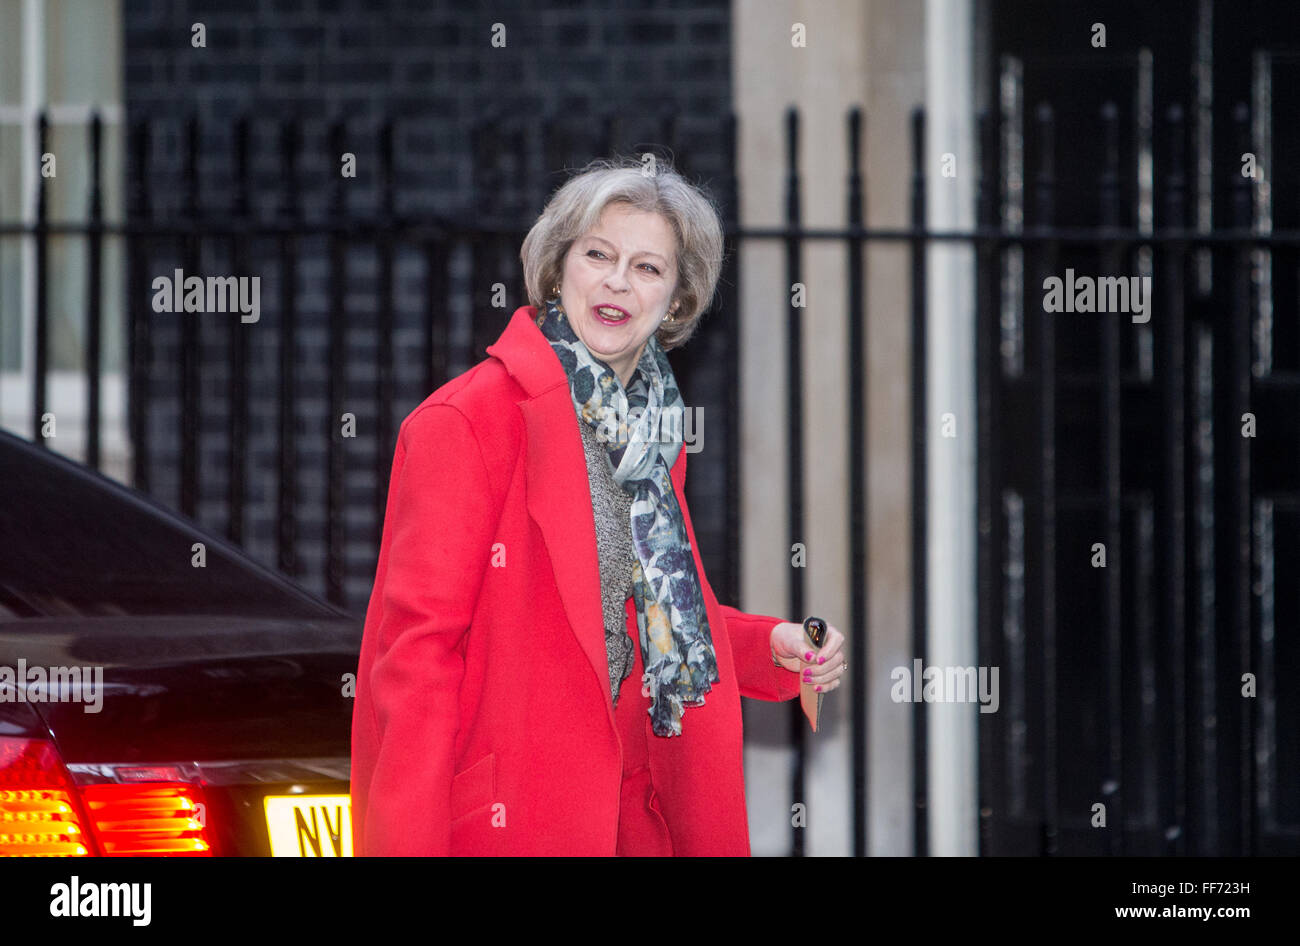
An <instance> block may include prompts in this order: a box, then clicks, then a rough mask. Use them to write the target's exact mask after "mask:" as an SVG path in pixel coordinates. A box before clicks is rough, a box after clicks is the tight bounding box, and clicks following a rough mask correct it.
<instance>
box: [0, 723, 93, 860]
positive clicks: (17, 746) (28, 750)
mask: <svg viewBox="0 0 1300 946" xmlns="http://www.w3.org/2000/svg"><path fill="white" fill-rule="evenodd" d="M91 853H92V851H91V842H90V839H89V838H87V837H86V832H85V829H84V827H83V821H82V818H81V817H80V811H79V810H78V805H77V801H76V798H75V795H74V792H73V788H72V780H71V779H70V778H68V772H67V770H66V769H65V768H64V767H63V762H62V760H61V759H60V758H59V753H58V752H57V751H56V750H55V748H54V746H53V744H51V743H49V742H46V741H45V740H42V739H16V738H14V737H11V736H0V856H5V857H23V856H35V857H40V856H46V857H58V856H71V857H85V856H86V855H88V854H91Z"/></svg>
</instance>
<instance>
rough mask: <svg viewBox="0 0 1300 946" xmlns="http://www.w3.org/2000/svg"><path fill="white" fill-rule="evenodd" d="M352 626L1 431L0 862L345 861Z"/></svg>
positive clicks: (357, 641)
mask: <svg viewBox="0 0 1300 946" xmlns="http://www.w3.org/2000/svg"><path fill="white" fill-rule="evenodd" d="M360 646H361V622H360V621H358V620H357V619H356V618H355V617H352V616H349V615H348V614H346V613H344V612H342V611H340V610H338V609H336V608H334V607H332V606H330V605H328V604H326V603H325V602H323V601H320V600H319V599H317V598H315V597H313V596H312V595H310V594H308V593H307V592H305V591H304V590H302V589H301V588H299V587H297V586H296V585H294V584H293V583H292V582H290V581H288V580H286V579H285V578H283V577H281V576H280V575H278V574H276V573H275V572H272V571H270V570H268V569H266V568H264V567H262V566H261V565H259V564H257V563H256V562H254V561H252V560H251V559H250V558H248V557H247V556H246V555H245V554H243V553H242V552H241V551H239V550H238V549H236V548H235V547H234V546H232V545H231V544H230V543H228V542H226V541H224V540H222V539H220V538H218V537H216V536H213V535H211V534H208V533H205V532H204V531H202V530H201V529H199V528H198V527H197V526H195V525H194V524H193V523H191V522H189V521H188V520H186V519H184V518H182V517H180V516H177V515H175V514H174V513H171V512H169V511H168V510H166V509H164V508H163V507H161V506H160V505H158V504H157V503H156V502H154V501H153V500H151V499H149V498H147V497H145V496H143V495H142V494H140V493H138V492H135V491H133V490H131V489H128V488H126V487H124V486H121V485H119V484H117V483H115V482H113V481H111V480H109V479H107V478H105V477H103V476H100V475H98V474H96V473H93V472H90V471H88V470H87V469H85V468H83V467H81V466H79V465H78V464H76V463H74V462H72V461H70V460H67V459H64V458H62V457H60V456H58V455H56V454H54V453H52V452H50V451H48V450H45V449H42V448H41V447H39V446H36V445H34V444H31V443H28V442H27V441H24V440H22V439H20V438H17V437H14V436H12V435H9V434H5V433H0V855H22V854H56V855H57V854H68V855H82V856H85V855H89V856H122V855H149V856H159V855H199V856H203V855H251V856H269V855H276V856H296V855H308V856H317V855H319V856H346V855H349V854H350V853H351V846H352V841H351V814H350V809H349V804H348V778H349V775H348V765H349V761H348V757H349V734H350V731H351V716H352V686H351V683H352V675H353V674H355V672H356V667H357V655H358V653H359V651H360Z"/></svg>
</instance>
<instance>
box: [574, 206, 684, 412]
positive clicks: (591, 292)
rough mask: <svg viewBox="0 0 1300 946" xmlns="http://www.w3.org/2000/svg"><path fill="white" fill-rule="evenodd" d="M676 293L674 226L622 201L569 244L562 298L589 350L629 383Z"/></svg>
mask: <svg viewBox="0 0 1300 946" xmlns="http://www.w3.org/2000/svg"><path fill="white" fill-rule="evenodd" d="M676 288H677V241H676V238H675V237H674V235H673V228H672V224H670V223H669V222H668V221H667V219H665V218H664V217H663V216H661V215H660V214H656V213H646V212H645V211H642V210H637V209H635V208H634V207H632V206H631V205H630V204H627V203H623V202H617V203H612V204H609V205H607V206H606V207H605V209H604V211H603V212H602V213H601V215H600V220H599V221H598V222H597V224H596V225H595V226H594V227H592V228H591V229H590V230H589V231H587V232H586V233H585V234H583V235H582V236H580V237H578V239H576V240H574V241H573V245H572V246H571V247H569V252H568V255H567V256H565V258H564V276H563V279H562V280H561V283H560V301H561V304H562V305H563V306H564V311H565V313H567V315H568V317H569V324H570V325H572V326H573V331H574V332H575V333H576V334H577V336H578V338H580V339H582V343H583V344H584V345H586V346H587V350H588V351H590V352H591V354H592V356H593V357H595V358H599V359H600V360H601V361H603V362H605V364H607V365H609V366H610V367H611V368H612V369H614V373H615V374H617V375H618V377H619V380H620V381H621V382H622V383H623V384H624V385H625V386H626V384H627V382H628V379H629V378H630V377H632V372H633V371H634V370H635V369H636V365H637V362H638V361H640V359H641V353H642V351H644V350H645V346H646V343H647V342H648V341H649V340H650V336H651V335H653V334H654V333H655V331H656V330H657V329H658V328H659V326H660V325H661V324H662V322H663V318H664V316H665V315H667V314H668V307H669V305H670V304H671V303H672V301H673V292H674V291H675V290H676ZM602 309H603V310H604V311H602Z"/></svg>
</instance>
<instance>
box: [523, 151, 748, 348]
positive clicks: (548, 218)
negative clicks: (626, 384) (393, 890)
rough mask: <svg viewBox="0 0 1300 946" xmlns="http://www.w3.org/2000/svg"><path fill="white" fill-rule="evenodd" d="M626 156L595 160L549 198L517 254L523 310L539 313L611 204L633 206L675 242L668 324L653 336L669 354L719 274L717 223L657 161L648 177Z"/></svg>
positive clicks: (709, 297)
mask: <svg viewBox="0 0 1300 946" xmlns="http://www.w3.org/2000/svg"><path fill="white" fill-rule="evenodd" d="M645 168H646V165H643V164H642V162H641V161H639V160H637V159H635V158H630V157H619V158H616V159H614V160H608V159H604V158H600V159H597V160H595V161H592V162H591V163H590V164H588V165H587V166H586V167H585V168H583V169H582V170H580V171H579V172H578V173H577V174H575V175H574V176H573V177H571V178H569V180H568V181H566V182H565V183H564V184H563V186H561V187H560V188H559V190H557V191H556V192H555V194H554V195H552V197H551V199H550V200H549V201H548V202H547V204H546V208H545V209H544V210H543V211H542V212H541V214H540V215H539V216H538V218H537V220H536V222H535V223H534V224H533V226H532V229H531V230H529V231H528V236H526V237H525V238H524V242H523V246H522V247H521V248H520V251H519V259H520V262H522V263H523V268H524V286H525V288H526V290H527V292H528V301H529V304H531V305H534V306H536V307H537V308H538V309H539V310H540V309H541V308H542V307H543V304H544V302H545V300H546V299H549V298H550V297H551V290H552V288H553V287H554V286H555V285H557V284H558V283H559V282H560V279H561V276H562V275H563V273H564V259H565V256H566V255H567V254H568V252H569V248H570V247H571V246H572V245H573V241H574V240H576V239H578V238H579V237H580V236H582V235H583V234H584V233H586V232H587V231H588V230H590V229H591V228H592V227H594V226H595V225H596V223H597V222H598V221H599V220H600V215H601V213H602V212H603V211H604V210H605V207H606V206H607V205H609V204H611V203H617V202H623V203H627V204H631V205H632V206H633V207H635V208H636V209H637V210H641V211H644V212H647V213H657V214H660V215H661V216H663V217H664V218H665V219H667V221H668V222H669V223H670V224H671V225H672V228H673V233H674V234H675V235H676V237H677V290H676V292H674V293H673V298H674V300H675V301H676V302H678V303H679V305H678V307H677V312H676V315H675V317H674V320H673V321H671V322H664V323H663V324H662V326H661V327H660V328H659V329H658V330H657V331H656V332H655V335H656V337H657V338H658V339H659V344H660V345H661V346H663V348H664V350H665V351H667V350H669V349H672V348H676V347H678V346H679V345H682V344H685V342H686V340H687V339H689V338H690V337H691V336H692V335H693V334H695V330H696V328H697V327H698V326H699V322H700V317H701V316H702V315H703V314H704V311H705V310H706V309H707V308H708V307H709V305H710V303H712V301H713V293H714V290H715V289H716V288H717V284H718V276H719V275H720V274H721V272H722V256H723V243H722V221H721V219H720V217H719V215H718V211H717V208H716V206H715V205H714V203H713V200H712V199H711V198H710V197H709V196H708V195H707V194H706V193H704V192H703V191H702V190H700V189H699V188H697V187H696V186H695V185H693V184H691V183H689V182H688V181H687V180H686V179H685V178H683V177H682V176H681V174H680V173H678V172H677V171H676V170H675V169H673V167H672V166H671V165H670V164H669V163H668V162H666V161H664V160H663V159H660V158H658V157H656V159H655V162H654V173H653V174H651V173H647V172H646V170H645Z"/></svg>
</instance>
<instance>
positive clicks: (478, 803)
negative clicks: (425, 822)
mask: <svg viewBox="0 0 1300 946" xmlns="http://www.w3.org/2000/svg"><path fill="white" fill-rule="evenodd" d="M495 793H496V754H495V753H491V752H489V753H488V754H487V755H485V756H484V757H483V758H481V759H479V760H478V761H477V762H475V763H474V764H473V765H471V766H470V767H469V768H467V769H465V771H463V772H459V773H457V774H456V776H455V777H454V778H452V780H451V820H452V821H457V820H458V819H460V818H463V817H465V816H466V815H469V814H473V813H474V812H475V811H477V810H478V809H480V808H482V807H484V806H485V805H489V804H491V803H492V801H493V796H494V794H495Z"/></svg>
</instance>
